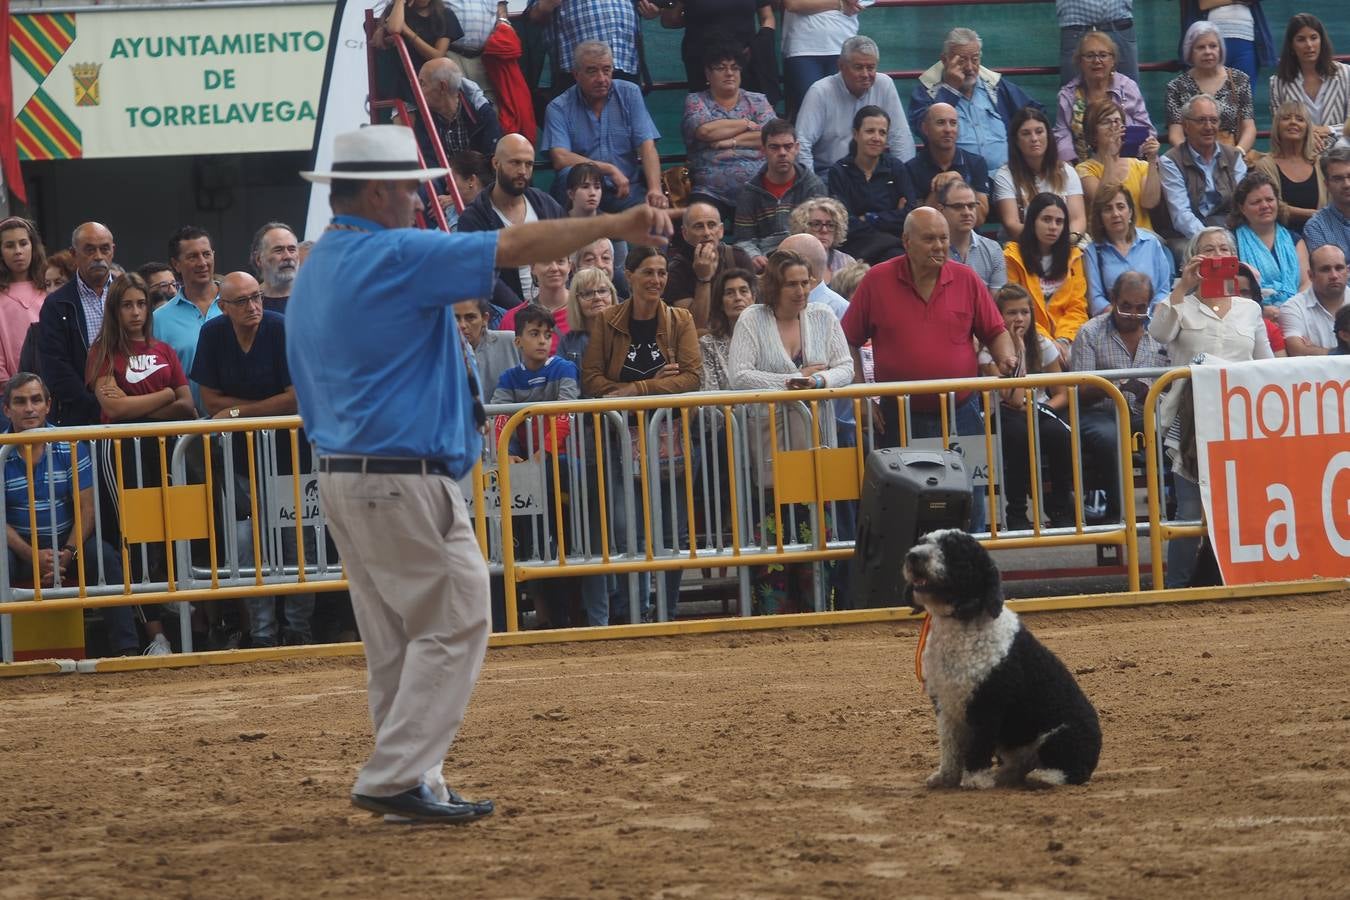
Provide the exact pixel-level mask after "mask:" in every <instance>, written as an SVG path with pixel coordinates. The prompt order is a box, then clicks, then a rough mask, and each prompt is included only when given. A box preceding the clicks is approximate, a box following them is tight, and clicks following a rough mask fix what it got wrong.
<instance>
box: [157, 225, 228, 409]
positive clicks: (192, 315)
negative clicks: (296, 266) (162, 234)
mask: <svg viewBox="0 0 1350 900" xmlns="http://www.w3.org/2000/svg"><path fill="white" fill-rule="evenodd" d="M169 265H171V266H173V268H174V271H175V272H177V273H178V283H179V285H180V287H179V289H178V293H177V294H176V295H174V298H173V299H172V300H170V301H169V302H168V303H165V304H164V305H163V306H162V307H160V308H159V310H158V311H157V317H156V326H157V327H158V329H159V339H160V340H161V341H163V342H164V343H166V344H168V345H169V346H170V347H172V348H173V352H174V353H176V354H178V360H179V362H181V363H182V364H183V371H185V372H187V373H188V378H189V379H191V378H192V362H193V359H194V358H195V357H196V355H197V337H198V335H200V334H201V330H202V326H203V325H205V324H206V323H207V322H208V321H210V320H211V319H214V318H216V317H218V316H219V315H220V304H219V303H218V302H217V301H218V300H219V299H220V287H219V285H217V284H216V253H215V250H214V249H212V246H211V235H210V234H208V233H207V231H206V229H204V228H198V227H197V226H195V225H184V226H183V227H182V228H180V229H178V230H177V231H176V232H174V235H173V237H171V238H169ZM191 387H192V398H193V400H194V401H195V402H196V404H197V409H198V410H202V409H204V408H205V407H203V406H202V401H201V394H200V392H199V389H198V387H197V384H196V381H195V379H194V380H193V382H192V385H191Z"/></svg>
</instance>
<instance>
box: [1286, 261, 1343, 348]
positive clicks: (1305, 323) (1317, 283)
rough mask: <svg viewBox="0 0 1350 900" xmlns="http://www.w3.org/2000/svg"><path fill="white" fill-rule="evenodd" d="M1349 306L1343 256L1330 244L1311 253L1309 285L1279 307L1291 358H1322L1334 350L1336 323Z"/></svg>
mask: <svg viewBox="0 0 1350 900" xmlns="http://www.w3.org/2000/svg"><path fill="white" fill-rule="evenodd" d="M1347 307H1350V290H1347V289H1346V266H1345V254H1344V253H1342V252H1341V248H1339V247H1333V246H1331V245H1330V244H1328V245H1326V246H1323V247H1318V248H1317V249H1316V250H1314V251H1313V252H1312V284H1310V285H1309V286H1308V288H1307V289H1306V290H1304V291H1300V292H1299V293H1297V294H1295V295H1294V296H1293V297H1292V298H1291V299H1290V300H1289V302H1288V303H1285V304H1284V305H1283V306H1281V307H1280V330H1281V331H1282V332H1283V333H1284V341H1285V347H1286V348H1287V349H1288V351H1289V355H1290V356H1322V355H1325V354H1327V353H1330V352H1331V351H1332V350H1334V349H1335V348H1336V322H1337V316H1338V315H1339V314H1340V313H1341V311H1342V310H1343V309H1345V308H1347Z"/></svg>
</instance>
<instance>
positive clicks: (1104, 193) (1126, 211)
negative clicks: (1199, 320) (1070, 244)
mask: <svg viewBox="0 0 1350 900" xmlns="http://www.w3.org/2000/svg"><path fill="white" fill-rule="evenodd" d="M1088 232H1089V233H1090V234H1091V235H1092V242H1091V243H1090V244H1088V245H1087V249H1085V250H1084V251H1083V268H1084V270H1085V272H1086V274H1087V297H1088V315H1092V316H1096V315H1099V314H1101V313H1102V312H1103V311H1104V310H1105V309H1106V307H1107V306H1109V305H1110V303H1111V301H1110V298H1111V297H1112V296H1113V295H1114V291H1113V290H1112V287H1113V286H1114V285H1115V283H1116V280H1117V279H1119V278H1120V276H1121V275H1123V274H1124V273H1126V272H1142V273H1144V274H1145V275H1148V276H1149V280H1150V281H1152V282H1153V284H1155V285H1157V286H1158V287H1157V293H1156V294H1155V295H1154V296H1153V298H1152V302H1153V303H1155V304H1156V303H1158V302H1159V301H1161V300H1165V299H1167V292H1168V291H1169V290H1171V284H1172V269H1173V266H1172V254H1171V253H1169V252H1168V250H1167V247H1166V246H1164V245H1163V242H1162V241H1161V240H1159V238H1158V236H1157V235H1156V234H1154V233H1153V232H1151V231H1149V230H1148V229H1147V228H1143V227H1140V226H1139V224H1138V223H1137V222H1136V221H1135V212H1134V198H1132V197H1131V196H1130V192H1129V191H1127V190H1125V188H1124V187H1123V186H1121V185H1110V184H1108V185H1104V186H1103V187H1102V188H1101V190H1099V191H1097V195H1096V197H1095V198H1093V201H1092V210H1091V213H1090V219H1089V220H1088ZM1150 308H1151V305H1150Z"/></svg>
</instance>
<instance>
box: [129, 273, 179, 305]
mask: <svg viewBox="0 0 1350 900" xmlns="http://www.w3.org/2000/svg"><path fill="white" fill-rule="evenodd" d="M136 274H137V275H139V276H141V277H142V278H144V279H145V286H146V287H148V288H149V289H150V308H151V309H152V310H153V309H159V308H160V307H161V306H163V305H164V304H165V303H168V302H169V301H170V300H172V299H173V297H174V294H177V293H178V276H176V275H174V273H173V267H172V266H170V265H169V264H168V263H163V262H148V263H146V264H145V265H143V266H141V267H140V268H139V269H137V270H136Z"/></svg>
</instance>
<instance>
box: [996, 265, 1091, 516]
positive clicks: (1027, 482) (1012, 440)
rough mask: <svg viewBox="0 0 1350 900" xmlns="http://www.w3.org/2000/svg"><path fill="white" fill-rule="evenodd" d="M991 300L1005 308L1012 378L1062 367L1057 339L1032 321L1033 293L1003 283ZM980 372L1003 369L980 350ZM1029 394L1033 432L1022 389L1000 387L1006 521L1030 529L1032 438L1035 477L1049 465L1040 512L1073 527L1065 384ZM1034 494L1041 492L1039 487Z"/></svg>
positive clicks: (997, 373) (1004, 317)
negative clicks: (1014, 357) (1014, 363)
mask: <svg viewBox="0 0 1350 900" xmlns="http://www.w3.org/2000/svg"><path fill="white" fill-rule="evenodd" d="M994 302H995V303H996V304H998V309H999V312H1001V313H1003V323H1004V325H1005V326H1006V327H1007V329H1008V334H1009V335H1010V336H1011V337H1012V341H1013V349H1014V351H1015V352H1016V354H1017V370H1016V371H1014V372H1013V377H1014V378H1020V377H1022V376H1025V375H1038V374H1041V373H1056V374H1057V373H1059V372H1062V371H1064V369H1063V367H1062V366H1061V365H1060V354H1059V351H1058V350H1057V349H1056V348H1055V345H1054V344H1053V343H1052V342H1051V341H1050V339H1049V338H1047V337H1046V336H1045V335H1043V334H1041V333H1040V332H1039V331H1037V330H1036V327H1035V326H1034V325H1033V324H1032V318H1031V295H1030V294H1028V293H1027V289H1026V288H1024V287H1022V286H1021V285H1020V284H1005V285H1004V286H1003V287H1001V288H999V289H998V290H997V291H995V292H994ZM980 372H981V374H984V375H993V376H996V377H997V376H998V375H1001V374H1002V373H1001V372H1000V371H999V368H998V366H996V365H994V360H993V357H992V356H990V355H989V352H988V351H982V352H981V353H980ZM1033 398H1034V405H1035V414H1036V431H1035V433H1034V434H1035V436H1034V437H1032V436H1031V435H1030V434H1029V432H1028V430H1027V419H1026V404H1027V394H1026V390H1025V389H1023V388H1009V389H1007V390H1003V391H999V403H1000V405H1001V406H1002V407H1003V408H1002V415H1001V416H999V420H998V422H999V443H1000V445H1001V446H1002V449H1003V469H1002V472H1003V487H1004V494H1003V496H1004V503H1005V507H1004V510H1005V513H1004V515H1005V519H1004V521H1005V522H1006V527H1007V528H1008V530H1009V531H1030V530H1031V526H1032V524H1033V523H1032V521H1031V520H1030V519H1028V518H1027V498H1028V497H1030V496H1031V479H1032V475H1031V472H1032V466H1031V461H1032V454H1031V443H1032V441H1034V442H1035V444H1036V446H1037V448H1038V449H1039V454H1038V456H1037V457H1036V463H1037V465H1036V467H1035V470H1036V473H1037V474H1036V477H1037V478H1038V479H1039V477H1040V470H1041V468H1042V466H1044V467H1045V468H1048V469H1049V471H1050V491H1049V493H1047V494H1045V495H1044V499H1042V500H1041V501H1040V504H1041V508H1040V513H1042V514H1044V515H1046V516H1048V517H1049V519H1050V527H1051V528H1072V527H1074V525H1075V524H1076V519H1077V517H1076V516H1075V515H1074V512H1073V463H1072V460H1071V458H1070V457H1071V453H1072V446H1071V442H1070V438H1069V426H1068V423H1066V422H1065V421H1064V420H1063V419H1062V418H1060V415H1061V413H1062V412H1063V411H1064V410H1065V409H1067V408H1068V405H1069V392H1068V390H1067V389H1065V388H1064V387H1063V386H1057V387H1052V388H1040V389H1037V390H1036V391H1035V393H1034V394H1033ZM1047 463H1048V465H1046V464H1047ZM1037 496H1040V491H1039V490H1038V491H1037ZM1034 524H1035V525H1036V527H1037V529H1038V530H1039V528H1040V526H1041V521H1040V520H1039V519H1038V520H1037V521H1036V522H1035V523H1034Z"/></svg>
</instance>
